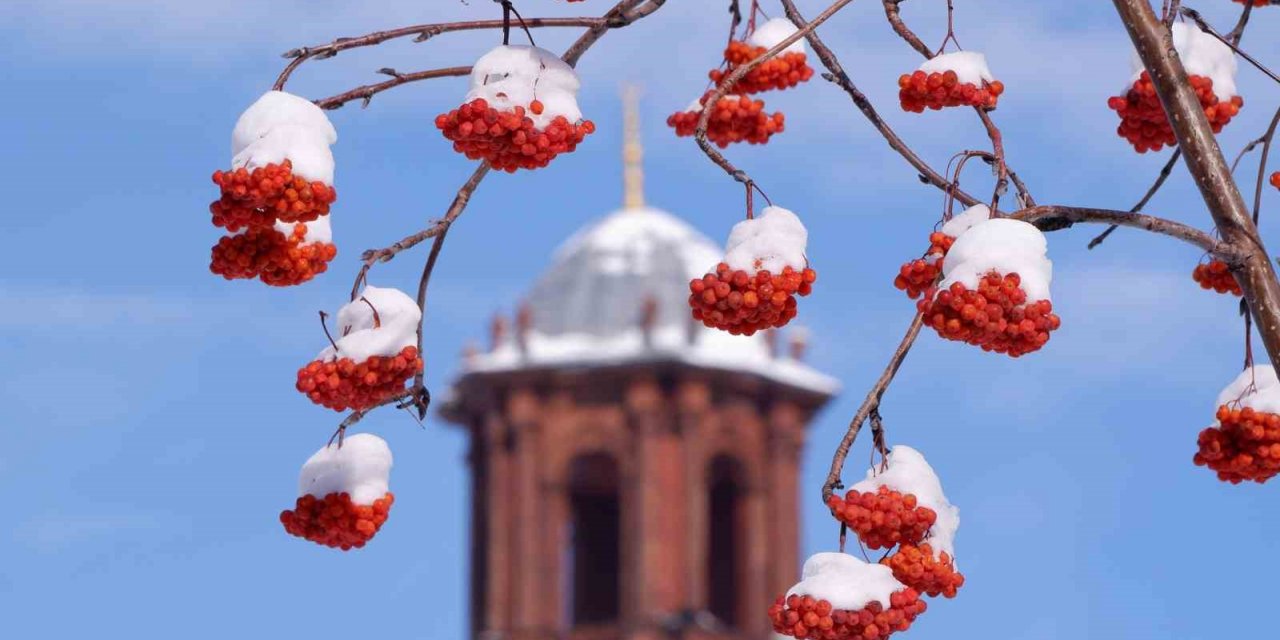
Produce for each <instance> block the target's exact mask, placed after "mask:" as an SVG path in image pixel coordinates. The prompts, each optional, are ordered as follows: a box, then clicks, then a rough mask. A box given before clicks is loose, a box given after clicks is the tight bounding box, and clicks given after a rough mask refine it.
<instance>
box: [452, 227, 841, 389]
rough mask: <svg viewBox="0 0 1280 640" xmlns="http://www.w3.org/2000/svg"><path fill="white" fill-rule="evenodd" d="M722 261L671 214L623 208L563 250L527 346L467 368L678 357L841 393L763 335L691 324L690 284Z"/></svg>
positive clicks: (535, 295)
mask: <svg viewBox="0 0 1280 640" xmlns="http://www.w3.org/2000/svg"><path fill="white" fill-rule="evenodd" d="M722 255H723V254H722V253H721V252H720V250H719V249H718V248H717V247H716V245H715V244H714V243H713V242H712V241H711V240H710V239H709V238H707V237H706V236H705V235H703V234H702V233H700V232H699V231H698V230H697V229H694V228H693V227H691V226H689V224H688V223H686V222H684V221H683V220H681V219H679V218H677V217H675V216H673V215H671V214H670V213H667V212H665V211H661V210H659V209H654V208H648V207H644V208H628V209H622V210H619V211H616V212H614V213H612V214H610V215H608V216H606V217H604V218H602V219H600V220H598V221H596V222H594V223H592V224H590V225H588V226H587V227H585V228H583V229H582V230H580V231H578V232H577V233H575V234H574V235H573V236H571V237H570V238H569V239H568V240H566V241H565V242H564V243H563V244H562V245H561V246H560V248H559V249H557V250H556V252H555V254H554V258H553V260H552V263H551V265H550V267H549V268H548V269H547V271H546V272H545V273H543V274H542V276H541V277H540V278H539V279H538V281H537V283H536V284H535V285H534V287H533V290H532V291H531V292H530V293H529V295H528V297H527V299H528V301H529V307H530V310H531V311H532V327H531V328H530V330H529V332H528V334H527V335H526V336H525V339H524V348H523V349H521V348H520V346H519V344H518V343H517V341H516V339H515V336H513V335H509V336H508V338H507V340H506V341H505V342H503V343H501V344H499V345H496V347H495V348H494V349H493V350H492V351H490V352H488V353H480V354H476V355H475V356H474V357H472V358H470V359H468V360H467V362H466V365H465V366H466V370H467V372H468V373H486V372H497V371H509V370H513V369H521V368H536V367H557V368H563V367H574V366H584V367H607V366H613V365H618V364H623V363H629V362H636V361H643V360H654V361H672V360H674V361H677V362H682V363H686V364H689V365H692V366H697V367H705V368H709V369H717V370H728V371H741V372H747V373H751V374H755V375H758V376H760V377H763V378H766V379H769V380H774V381H777V382H780V383H782V384H787V385H793V386H796V387H800V388H803V389H806V390H809V391H812V392H815V393H821V394H827V395H829V394H833V393H835V392H836V391H837V390H838V389H839V382H838V381H836V380H835V379H834V378H831V377H830V376H827V375H825V374H823V373H821V372H819V371H816V370H814V369H813V368H811V367H809V366H808V365H806V364H804V363H803V362H800V361H797V360H793V359H791V358H787V357H775V356H774V355H772V354H771V352H770V349H769V346H768V343H767V341H766V340H765V336H764V333H763V332H762V333H757V334H756V335H754V336H734V335H730V334H729V333H727V332H724V331H718V330H714V329H708V328H706V327H703V326H702V325H701V324H700V323H695V321H694V320H693V319H692V318H691V317H690V315H689V302H688V299H689V281H690V280H692V279H695V278H701V277H702V276H703V275H704V274H705V273H706V272H707V266H708V265H713V264H716V263H717V262H719V261H720V259H721V257H722ZM645 300H653V301H654V302H656V303H657V304H656V307H657V308H656V311H657V315H656V318H654V326H653V329H652V331H651V333H650V335H649V338H648V340H646V339H645V335H644V332H643V330H642V329H641V327H640V319H641V316H642V314H643V306H644V304H645Z"/></svg>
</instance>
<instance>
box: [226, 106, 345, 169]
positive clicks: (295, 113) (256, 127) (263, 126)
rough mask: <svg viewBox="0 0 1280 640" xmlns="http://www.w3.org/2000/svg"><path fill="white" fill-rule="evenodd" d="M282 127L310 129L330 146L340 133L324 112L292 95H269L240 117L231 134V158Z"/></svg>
mask: <svg viewBox="0 0 1280 640" xmlns="http://www.w3.org/2000/svg"><path fill="white" fill-rule="evenodd" d="M282 126H297V127H302V128H304V129H307V130H309V131H311V132H313V133H314V134H315V135H316V137H317V138H319V139H321V140H323V141H324V142H325V143H326V144H334V143H336V142H337V141H338V131H337V130H336V129H334V128H333V123H331V122H329V117H328V116H326V115H325V114H324V110H323V109H321V108H320V107H317V106H316V105H315V104H314V103H312V102H311V101H310V100H307V99H306V98H301V97H298V96H295V95H293V94H292V93H286V92H284V91H268V92H266V93H265V94H263V95H262V97H261V98H258V101H257V102H254V103H253V104H252V105H250V106H249V108H248V109H246V110H245V112H244V113H242V114H240V119H239V120H237V121H236V128H235V129H234V130H232V132H231V155H233V156H234V155H238V154H239V153H240V152H241V151H243V150H244V148H245V147H247V146H249V145H250V144H253V143H254V142H255V141H257V140H258V139H260V138H264V137H266V135H267V134H269V133H271V131H272V130H274V129H275V128H277V127H282Z"/></svg>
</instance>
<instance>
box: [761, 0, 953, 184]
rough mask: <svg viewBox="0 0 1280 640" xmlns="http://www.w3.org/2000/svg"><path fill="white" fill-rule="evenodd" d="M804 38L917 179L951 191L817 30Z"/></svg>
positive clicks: (796, 18)
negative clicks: (894, 128) (873, 102)
mask: <svg viewBox="0 0 1280 640" xmlns="http://www.w3.org/2000/svg"><path fill="white" fill-rule="evenodd" d="M781 1H782V6H783V8H784V9H785V10H786V13H787V19H789V20H791V23H792V24H794V25H795V26H796V28H797V29H803V28H804V27H805V26H806V25H807V24H808V22H807V21H805V19H804V16H802V15H800V10H799V9H796V5H795V2H794V0H781ZM805 39H806V40H807V41H808V42H809V46H810V47H812V48H813V53H814V55H816V56H817V57H818V60H819V61H821V62H822V65H823V66H824V67H826V69H827V73H824V74H823V75H822V77H823V78H825V79H826V80H827V81H828V82H831V83H833V84H835V85H836V86H838V87H840V88H841V89H844V92H845V93H847V94H849V99H850V100H852V101H853V104H854V106H855V107H857V108H858V111H860V112H862V115H863V116H865V117H866V118H867V120H868V121H869V122H870V123H871V126H872V127H874V128H875V130H876V131H877V132H879V133H880V136H881V137H883V138H884V140H885V142H886V143H888V144H889V148H890V149H893V150H894V151H896V152H897V153H898V155H900V156H902V158H903V159H904V160H906V161H907V163H908V164H910V165H911V166H912V167H913V168H915V170H916V172H917V173H918V174H919V176H920V181H921V182H923V183H925V184H930V185H933V186H935V187H937V188H939V189H941V190H942V191H943V192H947V191H948V190H950V189H951V183H950V181H949V180H947V178H946V176H944V175H942V174H941V173H938V172H937V171H936V170H934V168H933V167H931V166H929V163H927V162H925V161H924V160H923V159H922V158H921V157H920V156H919V155H917V154H916V152H915V151H913V150H912V149H911V147H909V146H907V143H906V142H904V141H903V140H902V138H900V137H898V134H897V133H896V132H894V130H893V128H892V127H890V126H889V124H888V123H887V122H885V121H884V118H882V117H880V113H879V112H877V111H876V108H875V106H874V105H872V104H871V101H870V100H869V99H867V96H866V94H864V93H862V91H861V90H859V89H858V87H857V85H855V84H854V83H853V80H852V79H851V78H850V77H849V74H848V73H846V72H845V70H844V66H843V65H841V64H840V60H839V59H838V58H836V55H835V53H833V52H832V51H831V49H830V48H829V47H827V45H826V43H825V42H823V41H822V38H820V37H818V32H817V31H813V32H810V33H809V34H808V35H806V36H805ZM955 197H956V199H957V200H959V201H960V203H961V204H963V205H964V206H966V207H972V206H973V205H975V204H979V201H978V199H977V198H975V197H973V196H972V195H969V194H968V193H965V192H964V191H961V190H958V189H957V190H955Z"/></svg>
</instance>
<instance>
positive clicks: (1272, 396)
mask: <svg viewBox="0 0 1280 640" xmlns="http://www.w3.org/2000/svg"><path fill="white" fill-rule="evenodd" d="M1237 402H1239V407H1240V408H1242V409H1243V408H1246V407H1247V408H1250V409H1253V410H1254V411H1261V412H1263V413H1276V414H1280V380H1277V379H1276V370H1275V369H1274V368H1273V367H1272V366H1271V365H1269V364H1259V365H1254V366H1253V367H1251V368H1249V369H1245V370H1244V371H1241V372H1240V375H1238V376H1236V379H1235V380H1233V381H1231V384H1229V385H1227V388H1225V389H1223V390H1222V393H1220V394H1218V406H1219V407H1221V406H1223V405H1226V406H1230V407H1235V406H1236V404H1235V403H1237Z"/></svg>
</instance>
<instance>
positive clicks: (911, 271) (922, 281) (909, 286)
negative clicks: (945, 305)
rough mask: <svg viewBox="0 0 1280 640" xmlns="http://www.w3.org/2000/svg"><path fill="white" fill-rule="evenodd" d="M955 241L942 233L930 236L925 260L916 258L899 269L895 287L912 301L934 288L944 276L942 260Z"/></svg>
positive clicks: (894, 282) (894, 281) (938, 232)
mask: <svg viewBox="0 0 1280 640" xmlns="http://www.w3.org/2000/svg"><path fill="white" fill-rule="evenodd" d="M955 241H956V239H955V238H953V237H951V236H949V235H947V234H945V233H942V232H941V231H934V232H933V233H931V234H929V250H928V251H925V252H924V257H923V258H916V259H915V260H912V261H911V262H907V263H905V264H903V265H902V268H900V269H898V275H897V276H896V277H895V278H894V279H893V286H895V287H897V288H898V289H899V290H901V291H906V292H907V297H908V298H911V299H912V300H915V299H916V298H919V297H920V294H922V293H924V292H925V291H926V290H928V289H929V288H930V287H932V286H933V285H934V284H935V283H936V282H937V281H938V276H939V275H942V259H943V258H944V257H946V255H947V252H948V251H950V250H951V245H952V244H954V243H955Z"/></svg>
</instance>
